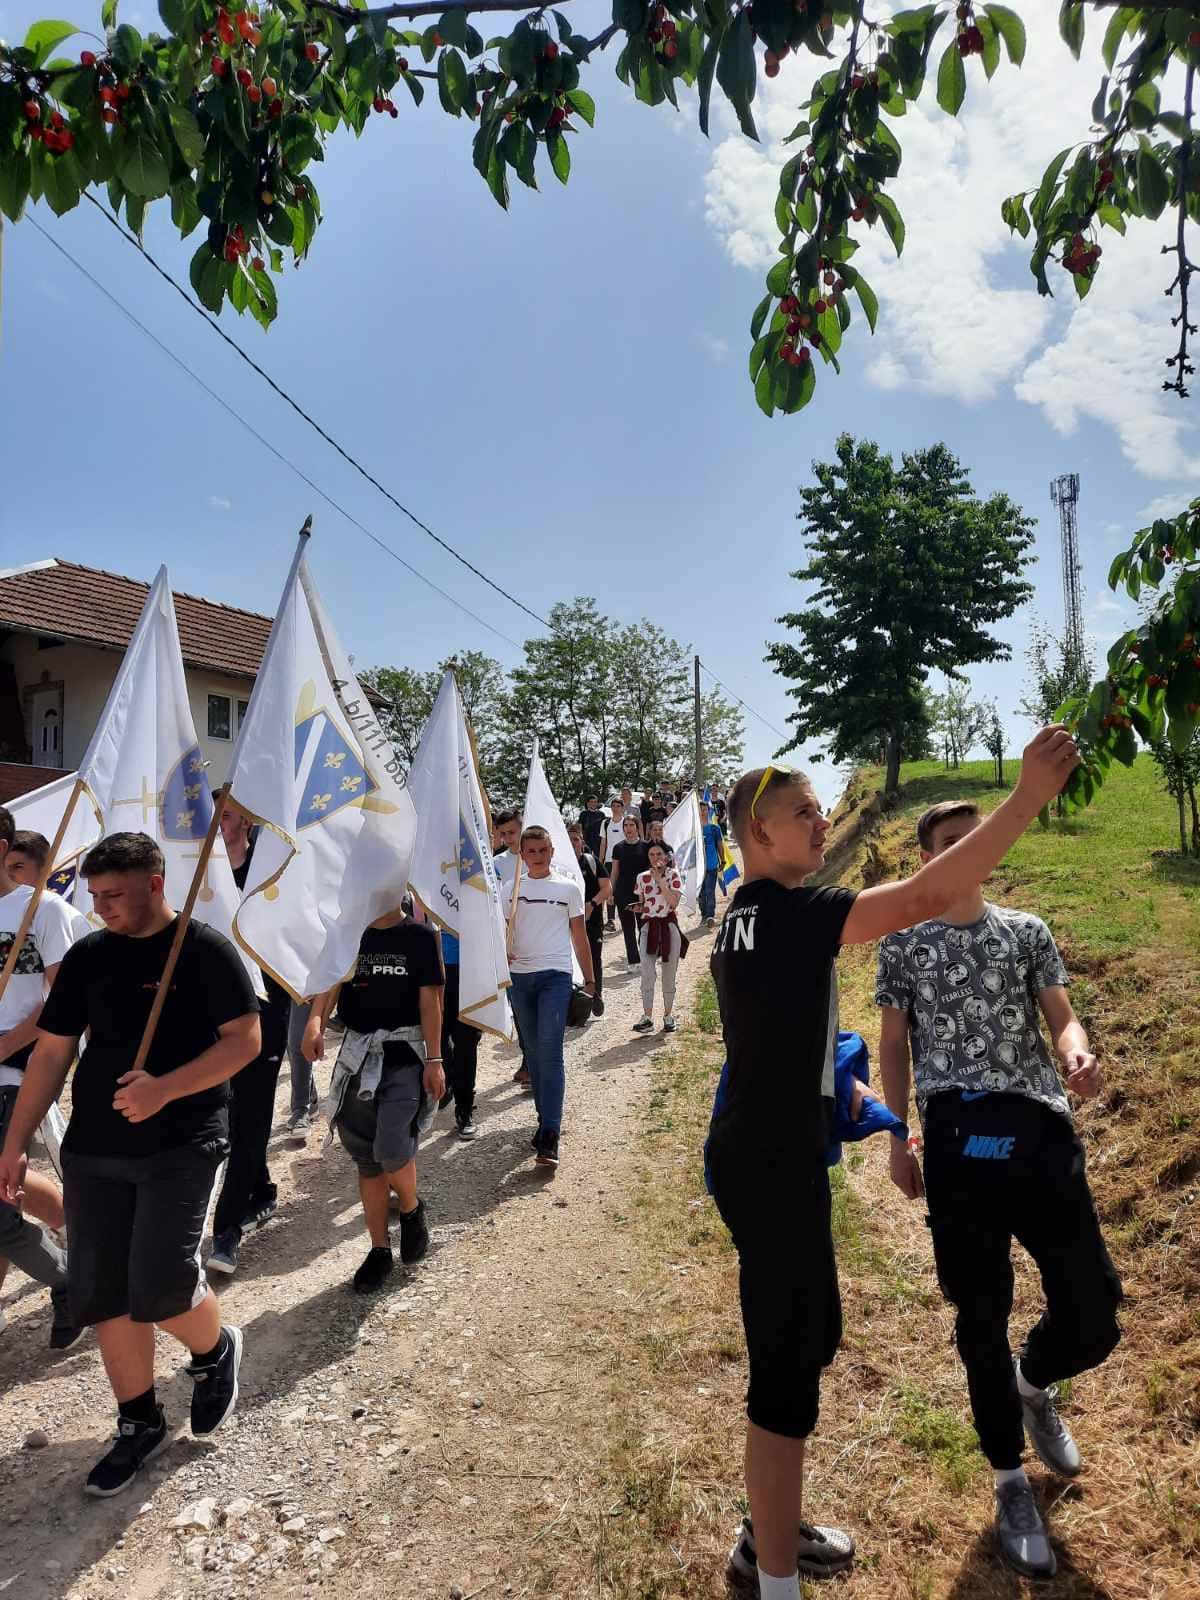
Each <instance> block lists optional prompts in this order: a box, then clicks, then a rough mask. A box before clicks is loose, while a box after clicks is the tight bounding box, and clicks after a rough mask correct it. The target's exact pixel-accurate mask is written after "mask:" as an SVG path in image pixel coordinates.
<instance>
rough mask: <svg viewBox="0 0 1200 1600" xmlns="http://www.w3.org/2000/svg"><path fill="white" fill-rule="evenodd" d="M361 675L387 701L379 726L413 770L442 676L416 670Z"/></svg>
mask: <svg viewBox="0 0 1200 1600" xmlns="http://www.w3.org/2000/svg"><path fill="white" fill-rule="evenodd" d="M358 676H359V680H360V682H362V683H363V684H365V685H366V686H367V687H368V688H371V689H374V690H375V691H376V693H377V694H380V695H382V696H383V698H384V699H385V700H386V701H387V703H388V704H387V709H386V711H380V713H379V721H380V724H381V725H382V727H383V731H384V732H385V733H386V734H387V736H388V738H389V739H390V740H391V741H392V743H393V745H395V747H396V751H397V753H398V754H399V755H400V757H401V759H402V760H403V762H404V765H405V767H406V768H407V767H411V766H412V764H413V762H414V761H415V759H416V755H417V746H418V745H419V744H420V742H421V731H422V729H423V728H424V726H425V724H426V722H428V720H429V713H430V712H431V711H432V710H433V702H434V700H435V699H436V698H437V692H438V684H439V683H440V682H441V674H440V673H438V672H421V671H419V670H418V669H417V668H415V667H368V668H367V670H366V671H365V672H360V673H359V674H358Z"/></svg>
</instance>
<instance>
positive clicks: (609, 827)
mask: <svg viewBox="0 0 1200 1600" xmlns="http://www.w3.org/2000/svg"><path fill="white" fill-rule="evenodd" d="M624 837H625V818H624V817H622V818H621V819H620V820H619V821H617V820H614V819H613V818H612V817H610V818H609V819H608V821H607V822H606V823H605V824H604V859H605V861H607V862H609V863H610V864H611V862H612V858H613V857H612V853H613V851H614V850H615V849H616V847H617V846H618V845H619V844H620V843H621V841H622V840H623V839H624Z"/></svg>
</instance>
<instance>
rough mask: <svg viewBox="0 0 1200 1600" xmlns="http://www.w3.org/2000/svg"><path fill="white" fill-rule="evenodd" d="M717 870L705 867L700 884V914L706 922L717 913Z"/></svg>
mask: <svg viewBox="0 0 1200 1600" xmlns="http://www.w3.org/2000/svg"><path fill="white" fill-rule="evenodd" d="M717 870H718V869H717V868H716V867H705V869H704V882H703V883H702V884H701V885H700V915H701V916H702V917H703V918H704V919H705V921H706V922H707V921H708V919H709V918H710V917H715V916H716V914H717Z"/></svg>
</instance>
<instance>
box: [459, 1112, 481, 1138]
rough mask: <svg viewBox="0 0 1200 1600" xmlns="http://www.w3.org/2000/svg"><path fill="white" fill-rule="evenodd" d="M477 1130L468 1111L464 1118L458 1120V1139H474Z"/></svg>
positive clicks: (473, 1119)
mask: <svg viewBox="0 0 1200 1600" xmlns="http://www.w3.org/2000/svg"><path fill="white" fill-rule="evenodd" d="M478 1132H479V1129H478V1128H477V1127H476V1126H475V1118H474V1117H473V1116H472V1115H471V1113H470V1112H469V1111H468V1112H467V1114H466V1116H465V1117H459V1118H458V1137H459V1138H460V1139H474V1138H475V1136H476V1134H478Z"/></svg>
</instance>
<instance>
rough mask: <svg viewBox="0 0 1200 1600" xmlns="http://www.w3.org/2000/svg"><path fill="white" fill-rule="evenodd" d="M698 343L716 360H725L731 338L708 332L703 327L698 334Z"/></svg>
mask: <svg viewBox="0 0 1200 1600" xmlns="http://www.w3.org/2000/svg"><path fill="white" fill-rule="evenodd" d="M696 343H697V344H698V345H699V346H700V348H701V349H702V350H705V351H707V352H708V354H709V355H710V356H711V357H712V359H713V360H714V361H718V362H720V361H724V359H725V357H726V356H727V355H728V354H729V340H728V339H723V338H722V337H721V336H720V335H719V334H716V333H708V332H706V331H705V330H704V329H703V328H701V329H700V330H699V331H698V332H697V334H696Z"/></svg>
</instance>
